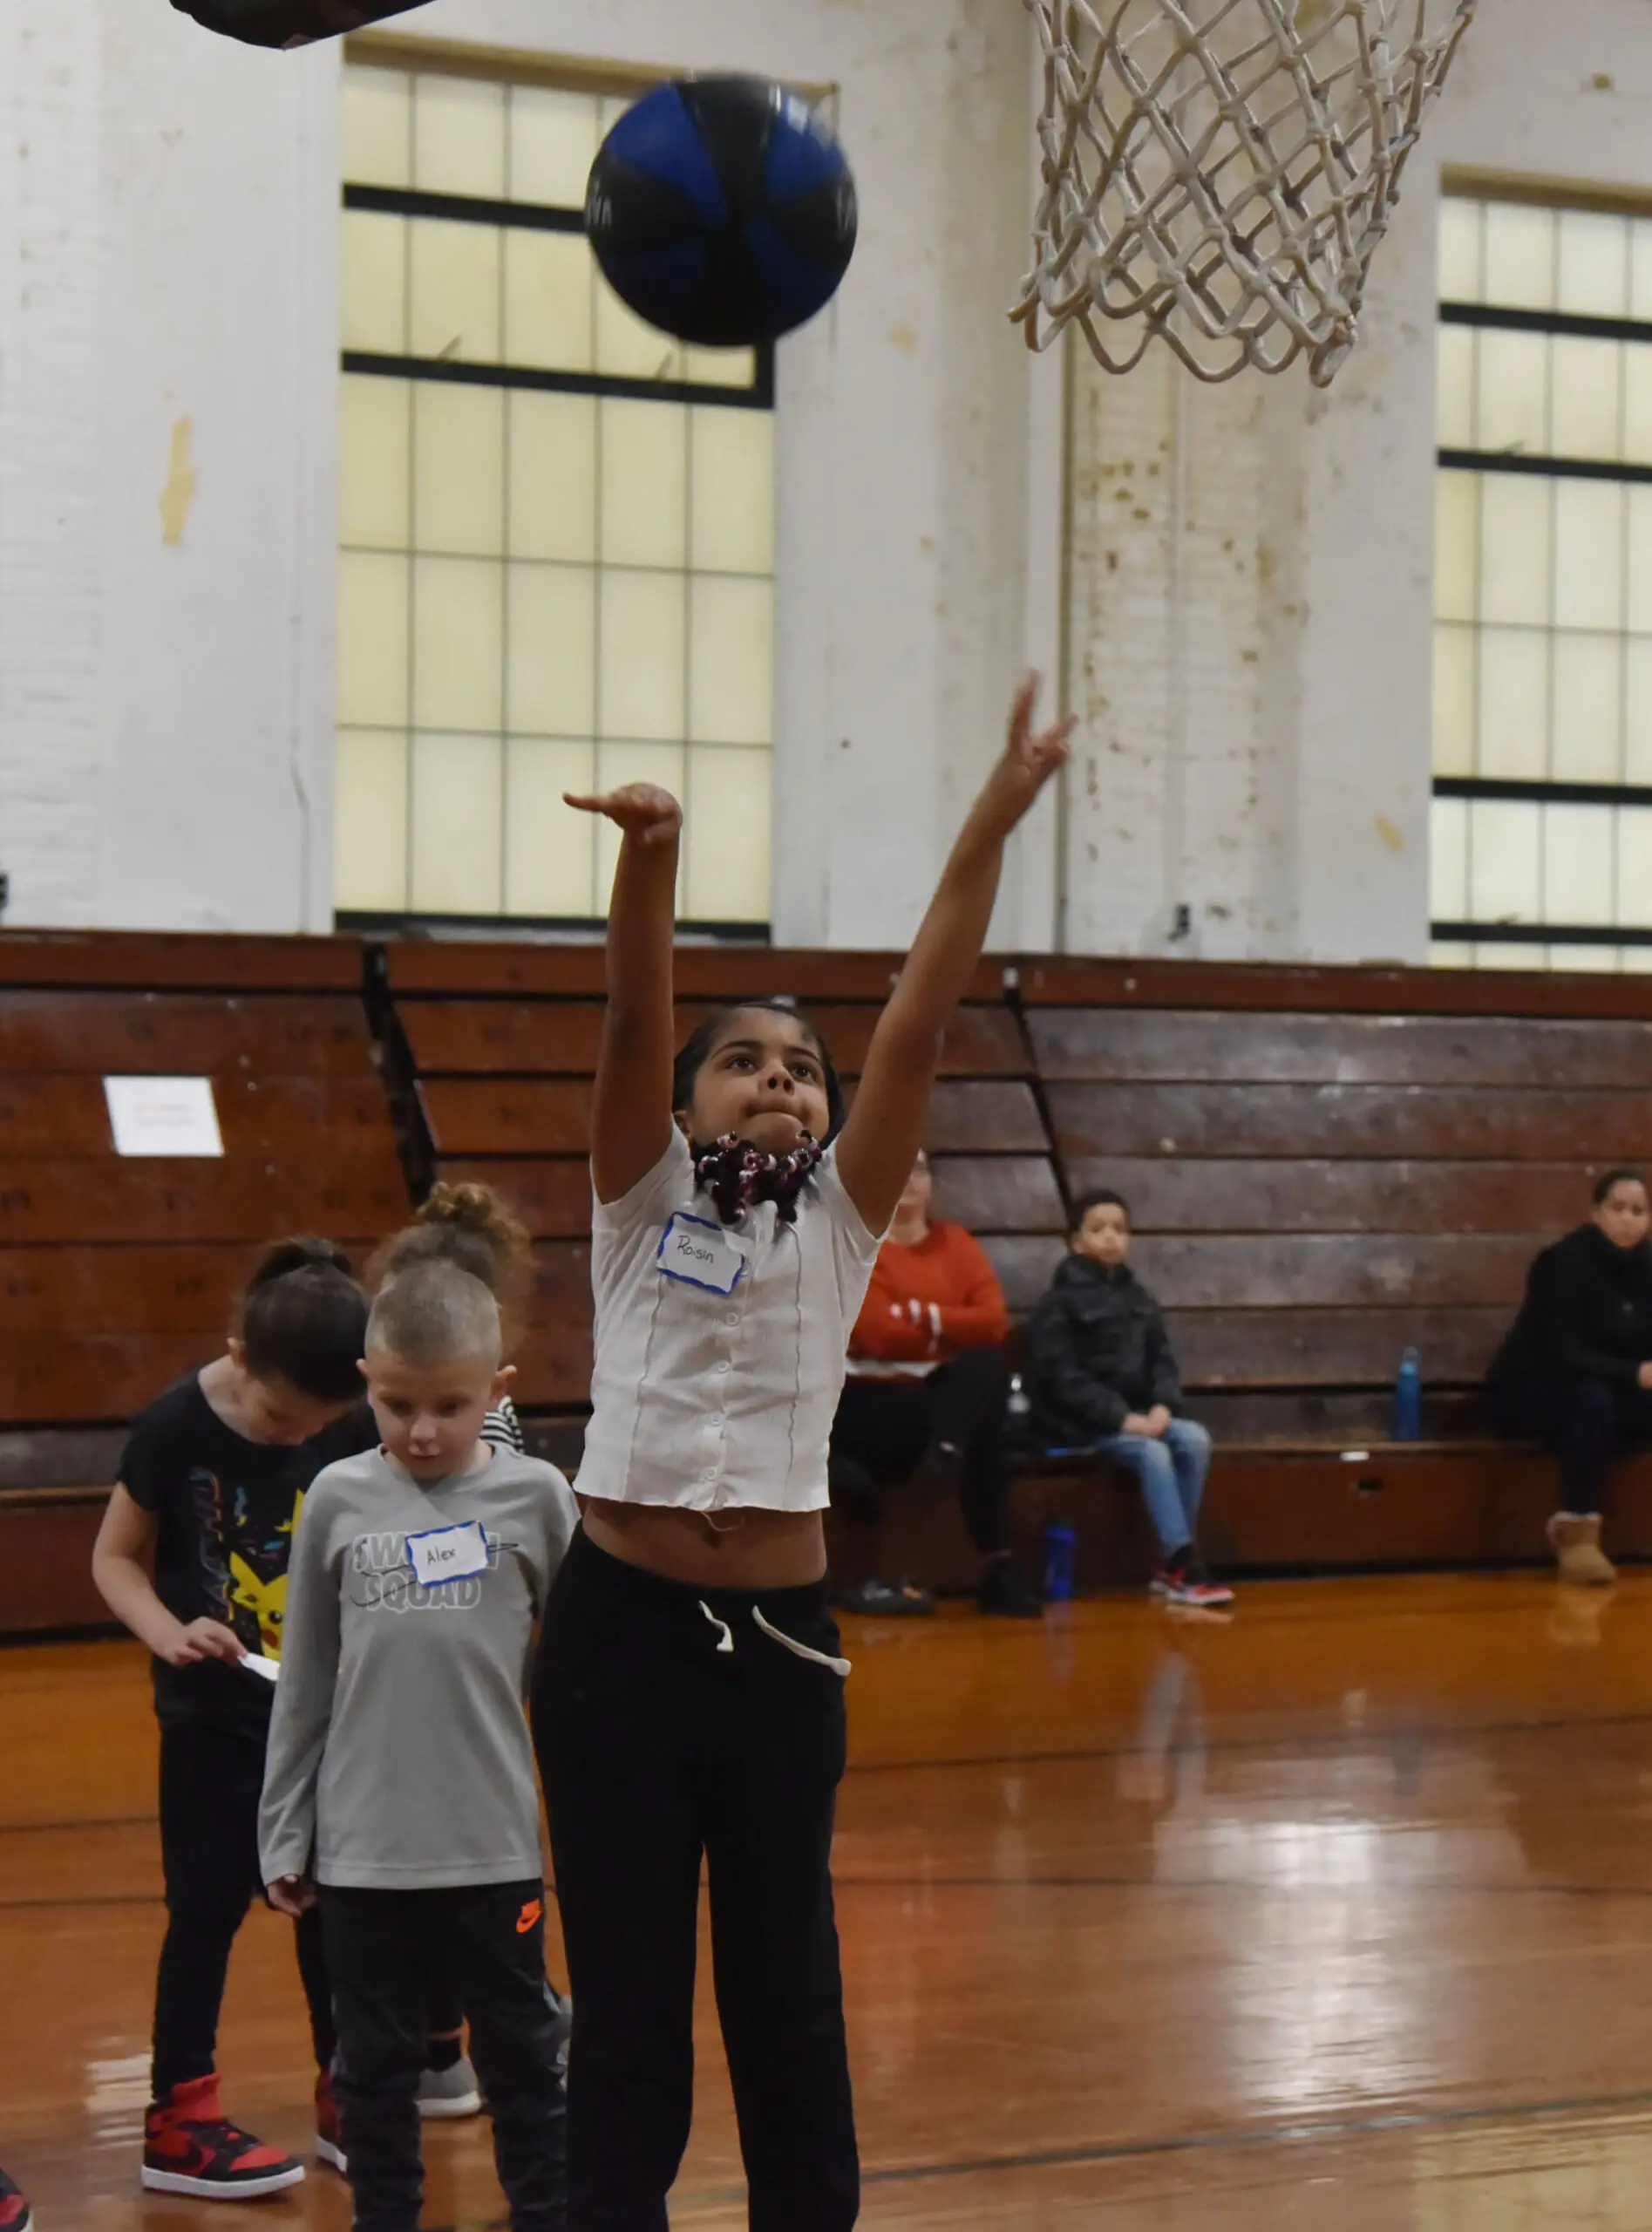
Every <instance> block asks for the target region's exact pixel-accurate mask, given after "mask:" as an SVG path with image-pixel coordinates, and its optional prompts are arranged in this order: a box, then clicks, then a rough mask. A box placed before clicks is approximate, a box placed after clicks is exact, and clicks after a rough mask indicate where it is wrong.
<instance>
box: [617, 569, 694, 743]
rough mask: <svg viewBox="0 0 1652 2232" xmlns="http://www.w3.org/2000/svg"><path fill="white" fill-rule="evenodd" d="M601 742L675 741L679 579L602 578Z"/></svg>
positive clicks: (681, 613)
mask: <svg viewBox="0 0 1652 2232" xmlns="http://www.w3.org/2000/svg"><path fill="white" fill-rule="evenodd" d="M600 604H601V612H602V620H601V628H600V634H599V643H600V645H601V651H600V663H599V666H598V670H597V695H596V709H597V714H596V718H597V734H598V736H599V737H627V738H657V739H659V740H660V741H662V742H664V741H665V740H667V739H668V738H669V739H672V740H675V739H677V738H681V737H682V736H683V733H684V729H685V724H686V717H687V703H686V700H687V694H688V693H687V688H686V684H687V674H686V670H685V653H686V650H687V644H686V640H685V637H686V630H687V623H688V609H687V608H688V595H687V583H686V582H685V581H684V579H683V575H680V574H640V573H628V572H625V571H623V570H622V569H621V568H617V567H615V568H610V569H608V570H607V571H605V572H604V573H603V575H602V589H601V592H600Z"/></svg>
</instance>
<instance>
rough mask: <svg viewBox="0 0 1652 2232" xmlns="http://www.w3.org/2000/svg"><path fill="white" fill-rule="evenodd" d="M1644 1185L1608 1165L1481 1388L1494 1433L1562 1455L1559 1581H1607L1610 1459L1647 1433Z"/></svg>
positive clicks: (1554, 1523) (1550, 1252)
mask: <svg viewBox="0 0 1652 2232" xmlns="http://www.w3.org/2000/svg"><path fill="white" fill-rule="evenodd" d="M1648 1225H1649V1208H1648V1201H1647V1189H1646V1181H1645V1180H1644V1179H1643V1178H1642V1176H1641V1174H1640V1173H1639V1172H1638V1171H1635V1170H1608V1172H1607V1174H1606V1175H1605V1177H1604V1178H1602V1179H1601V1181H1600V1183H1599V1185H1598V1186H1596V1187H1595V1189H1594V1215H1593V1216H1592V1217H1591V1218H1590V1219H1589V1221H1588V1222H1587V1224H1581V1225H1579V1227H1578V1228H1577V1229H1576V1231H1575V1232H1569V1233H1567V1235H1566V1238H1565V1239H1564V1240H1557V1241H1556V1242H1554V1244H1553V1247H1551V1248H1546V1249H1544V1250H1543V1252H1542V1254H1541V1255H1539V1256H1538V1257H1537V1258H1536V1260H1535V1261H1534V1262H1533V1265H1532V1268H1531V1269H1530V1271H1529V1272H1528V1273H1527V1275H1526V1300H1525V1301H1524V1303H1522V1304H1521V1305H1520V1313H1519V1317H1517V1318H1516V1319H1515V1321H1514V1324H1513V1327H1512V1328H1511V1329H1510V1331H1509V1335H1508V1337H1507V1339H1506V1341H1505V1342H1504V1344H1503V1345H1502V1347H1501V1348H1500V1349H1499V1351H1498V1352H1497V1355H1496V1357H1495V1358H1493V1360H1492V1369H1491V1372H1490V1374H1489V1376H1488V1380H1487V1385H1486V1394H1487V1396H1488V1398H1489V1400H1490V1404H1491V1409H1492V1418H1493V1419H1494V1420H1495V1421H1496V1424H1497V1428H1498V1431H1499V1432H1500V1433H1506V1434H1511V1435H1517V1436H1519V1438H1520V1439H1522V1440H1533V1441H1542V1442H1547V1444H1548V1445H1549V1446H1550V1447H1551V1448H1552V1449H1553V1451H1554V1453H1555V1455H1556V1457H1557V1458H1558V1460H1559V1461H1560V1509H1559V1510H1558V1511H1557V1512H1556V1513H1555V1514H1554V1515H1553V1518H1552V1519H1551V1520H1550V1521H1549V1528H1548V1533H1549V1541H1550V1543H1551V1545H1552V1546H1553V1550H1554V1555H1555V1558H1556V1561H1557V1562H1558V1563H1559V1566H1560V1578H1561V1580H1562V1581H1573V1582H1583V1583H1586V1584H1588V1583H1593V1584H1594V1585H1595V1586H1597V1587H1604V1586H1606V1585H1608V1583H1610V1582H1614V1581H1615V1580H1616V1579H1617V1574H1616V1572H1615V1569H1614V1568H1613V1566H1612V1564H1611V1562H1610V1561H1609V1560H1608V1557H1607V1555H1606V1554H1605V1552H1604V1551H1603V1550H1602V1549H1601V1512H1602V1510H1603V1509H1604V1508H1605V1505H1606V1492H1607V1484H1608V1478H1609V1476H1610V1473H1611V1471H1612V1465H1613V1461H1614V1460H1615V1458H1617V1457H1619V1456H1620V1455H1621V1454H1622V1453H1624V1452H1625V1451H1627V1450H1629V1449H1632V1448H1634V1447H1635V1445H1636V1444H1637V1443H1641V1442H1647V1441H1652V1245H1649V1242H1648V1239H1647V1232H1648Z"/></svg>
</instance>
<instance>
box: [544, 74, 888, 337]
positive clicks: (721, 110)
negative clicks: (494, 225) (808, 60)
mask: <svg viewBox="0 0 1652 2232" xmlns="http://www.w3.org/2000/svg"><path fill="white" fill-rule="evenodd" d="M585 216H586V228H587V230H588V234H589V236H590V242H591V247H592V248H593V250H594V251H595V255H596V259H597V262H599V264H600V265H601V266H602V271H603V274H604V276H606V277H607V279H608V284H609V285H610V286H611V287H612V288H613V289H614V291H615V294H616V295H618V296H620V297H621V299H622V301H623V302H625V303H629V305H630V307H631V308H632V310H635V311H636V314H637V316H639V317H642V318H644V319H646V320H647V322H648V323H649V324H650V325H652V326H656V327H657V328H658V329H659V330H660V331H662V332H663V333H669V334H671V335H673V336H674V337H676V339H677V340H679V341H686V342H690V343H692V344H696V345H697V346H699V347H702V348H708V349H738V348H752V347H755V346H757V345H758V344H760V343H763V342H765V341H773V340H777V339H778V337H779V336H780V335H781V334H783V333H790V332H792V330H793V329H794V328H796V327H798V326H799V325H803V324H806V323H807V321H808V320H809V319H810V318H812V317H813V316H815V314H816V313H817V312H818V311H819V310H823V309H824V308H825V307H826V303H829V302H830V301H831V299H832V297H833V295H835V294H836V292H837V290H838V289H839V287H840V284H841V283H842V280H843V276H844V274H845V272H846V270H847V269H848V268H849V259H850V257H851V256H852V255H853V253H854V243H855V231H856V225H857V210H856V203H855V191H854V180H853V176H852V175H851V174H850V170H849V165H848V161H847V160H846V157H845V155H844V152H843V149H842V147H841V146H840V145H839V143H838V140H837V136H836V134H835V133H833V129H832V126H831V125H830V124H829V123H828V122H827V120H826V118H825V117H824V116H823V115H822V114H821V112H820V111H819V109H818V108H814V107H812V106H811V105H810V104H809V102H808V101H806V99H804V98H803V97H802V95H801V94H799V93H794V92H790V91H788V90H787V88H786V87H785V86H784V85H773V84H771V83H770V81H769V80H768V79H766V78H746V77H732V76H731V77H708V78H685V79H683V80H681V81H679V82H676V83H673V84H670V85H660V86H656V89H655V90H654V91H653V92H650V93H648V94H645V95H644V97H643V98H642V99H641V100H640V101H638V102H637V104H636V106H635V107H634V108H631V109H629V110H628V111H627V112H626V113H625V114H624V115H623V116H622V118H621V119H619V121H618V123H617V124H615V126H614V128H613V130H612V131H611V132H610V133H608V137H607V139H606V140H604V141H603V143H602V147H601V148H600V149H599V151H598V153H597V157H596V160H595V163H594V164H593V166H592V167H591V176H590V184H589V187H588V190H587V194H586V206H585Z"/></svg>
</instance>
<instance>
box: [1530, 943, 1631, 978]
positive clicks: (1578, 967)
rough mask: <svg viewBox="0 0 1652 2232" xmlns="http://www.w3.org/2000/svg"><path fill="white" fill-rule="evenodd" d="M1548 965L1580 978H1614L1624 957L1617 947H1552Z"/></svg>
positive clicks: (1549, 952) (1549, 951)
mask: <svg viewBox="0 0 1652 2232" xmlns="http://www.w3.org/2000/svg"><path fill="white" fill-rule="evenodd" d="M1548 965H1549V967H1550V968H1551V969H1557V970H1562V971H1567V972H1572V973H1574V974H1576V975H1578V976H1615V975H1616V974H1617V972H1618V970H1619V969H1620V968H1621V965H1622V956H1621V952H1620V949H1618V948H1617V947H1616V946H1615V945H1552V946H1551V947H1550V948H1549V950H1548Z"/></svg>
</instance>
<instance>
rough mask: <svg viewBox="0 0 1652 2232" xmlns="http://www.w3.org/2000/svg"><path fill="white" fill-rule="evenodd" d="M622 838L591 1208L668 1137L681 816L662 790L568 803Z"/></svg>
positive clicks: (627, 1180) (594, 1117)
mask: <svg viewBox="0 0 1652 2232" xmlns="http://www.w3.org/2000/svg"><path fill="white" fill-rule="evenodd" d="M568 804H569V806H577V807H578V808H579V810H580V812H581V813H602V814H606V815H607V817H608V820H610V821H612V822H614V823H615V825H616V826H617V827H618V828H619V829H620V830H621V832H622V840H623V841H622V844H621V846H620V860H619V866H618V868H616V869H615V875H614V890H613V895H612V896H611V897H610V899H609V901H608V1008H607V1011H606V1013H605V1014H604V1016H603V1018H602V1051H601V1053H600V1054H599V1055H598V1057H597V1064H596V1090H595V1095H594V1096H593V1100H592V1106H591V1177H592V1181H593V1183H594V1184H595V1187H596V1198H597V1199H598V1201H618V1200H619V1199H620V1198H621V1196H622V1194H629V1192H630V1190H631V1188H632V1187H633V1186H635V1185H636V1182H637V1181H638V1180H639V1179H641V1178H646V1177H647V1175H648V1174H649V1171H650V1170H652V1169H653V1167H654V1166H655V1164H656V1162H657V1161H658V1160H659V1159H660V1157H661V1156H662V1155H663V1153H664V1152H665V1148H666V1144H667V1142H668V1141H669V1140H670V1136H671V1059H672V1054H673V1051H674V1050H673V1044H672V1042H673V1038H674V1035H675V1018H674V1014H673V1009H672V999H671V949H672V943H673V941H674V939H675V936H676V856H677V840H678V837H679V835H680V834H681V832H682V828H683V809H682V807H681V806H678V804H677V802H676V800H675V799H674V798H673V797H672V796H671V794H670V792H669V791H661V790H656V788H655V786H653V784H651V783H628V784H627V785H626V786H625V787H624V789H623V790H618V791H610V792H609V793H608V795H607V796H606V797H605V798H575V797H574V796H573V795H572V794H570V795H569V796H568Z"/></svg>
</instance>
